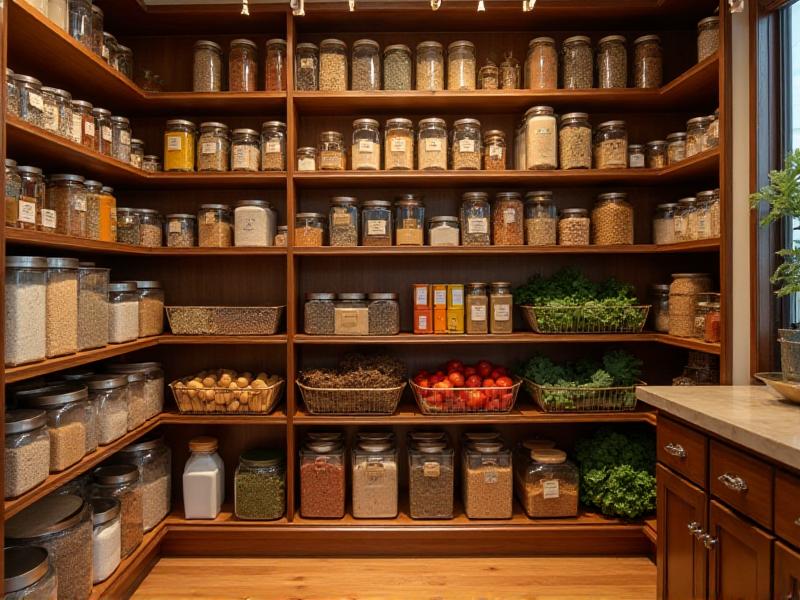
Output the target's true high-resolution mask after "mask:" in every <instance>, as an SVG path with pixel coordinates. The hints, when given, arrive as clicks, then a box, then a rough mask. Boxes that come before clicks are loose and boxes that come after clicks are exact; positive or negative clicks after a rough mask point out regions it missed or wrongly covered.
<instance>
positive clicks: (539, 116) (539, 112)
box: [525, 106, 558, 170]
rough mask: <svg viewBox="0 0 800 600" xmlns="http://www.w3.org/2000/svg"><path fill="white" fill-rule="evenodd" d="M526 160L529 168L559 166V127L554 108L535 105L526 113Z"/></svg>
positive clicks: (553, 167)
mask: <svg viewBox="0 0 800 600" xmlns="http://www.w3.org/2000/svg"><path fill="white" fill-rule="evenodd" d="M525 120H526V127H525V161H526V168H527V169H536V170H538V169H555V168H557V167H558V153H557V151H556V148H557V145H558V144H557V136H558V134H557V127H556V118H555V115H554V114H553V108H552V107H550V106H534V107H533V108H530V109H528V111H527V112H526V113H525Z"/></svg>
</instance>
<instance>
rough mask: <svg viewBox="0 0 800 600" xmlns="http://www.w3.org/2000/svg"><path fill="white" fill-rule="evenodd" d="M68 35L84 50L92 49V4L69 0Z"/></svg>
mask: <svg viewBox="0 0 800 600" xmlns="http://www.w3.org/2000/svg"><path fill="white" fill-rule="evenodd" d="M69 34H70V35H71V36H72V37H73V38H75V39H76V40H77V41H78V42H80V43H81V44H82V45H83V46H85V47H86V48H89V49H90V50H91V48H92V2H91V0H70V3H69Z"/></svg>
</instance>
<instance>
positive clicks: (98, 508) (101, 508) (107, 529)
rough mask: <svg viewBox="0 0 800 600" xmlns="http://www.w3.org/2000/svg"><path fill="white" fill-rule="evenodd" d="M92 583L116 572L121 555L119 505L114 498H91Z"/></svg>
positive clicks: (103, 579) (98, 581)
mask: <svg viewBox="0 0 800 600" xmlns="http://www.w3.org/2000/svg"><path fill="white" fill-rule="evenodd" d="M90 503H91V505H92V582H93V583H95V584H97V583H100V582H101V581H105V580H106V579H108V578H109V577H111V574H112V573H113V572H114V571H116V570H117V567H118V566H119V563H120V559H121V553H122V519H121V517H120V513H121V506H122V505H121V504H120V502H119V500H117V499H116V498H92V500H91V502H90Z"/></svg>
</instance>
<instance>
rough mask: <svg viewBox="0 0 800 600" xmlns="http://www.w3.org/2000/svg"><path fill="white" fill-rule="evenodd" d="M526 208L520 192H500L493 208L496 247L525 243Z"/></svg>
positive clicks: (493, 229)
mask: <svg viewBox="0 0 800 600" xmlns="http://www.w3.org/2000/svg"><path fill="white" fill-rule="evenodd" d="M524 220H525V219H524V207H523V204H522V196H521V195H520V194H519V193H518V192H500V193H498V194H497V195H496V196H495V199H494V206H493V208H492V237H493V239H494V245H495V246H522V245H523V244H524V243H525V229H524Z"/></svg>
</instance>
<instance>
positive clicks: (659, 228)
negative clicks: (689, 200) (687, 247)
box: [653, 202, 678, 244]
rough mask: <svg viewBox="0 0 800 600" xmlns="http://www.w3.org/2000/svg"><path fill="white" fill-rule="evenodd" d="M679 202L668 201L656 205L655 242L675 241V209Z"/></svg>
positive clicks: (671, 242) (654, 218)
mask: <svg viewBox="0 0 800 600" xmlns="http://www.w3.org/2000/svg"><path fill="white" fill-rule="evenodd" d="M677 208H678V204H677V202H667V203H665V204H659V205H657V206H656V211H655V213H654V214H653V243H654V244H673V243H675V211H676V209H677Z"/></svg>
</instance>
